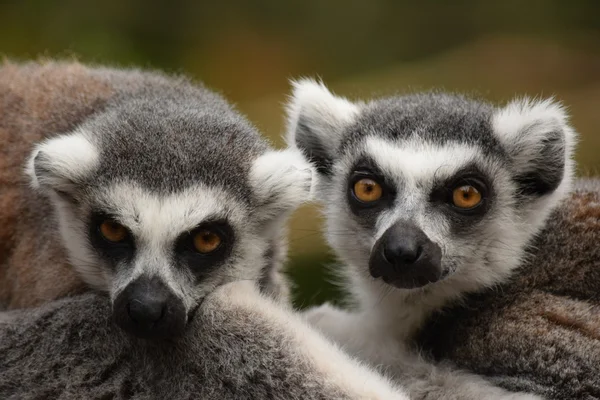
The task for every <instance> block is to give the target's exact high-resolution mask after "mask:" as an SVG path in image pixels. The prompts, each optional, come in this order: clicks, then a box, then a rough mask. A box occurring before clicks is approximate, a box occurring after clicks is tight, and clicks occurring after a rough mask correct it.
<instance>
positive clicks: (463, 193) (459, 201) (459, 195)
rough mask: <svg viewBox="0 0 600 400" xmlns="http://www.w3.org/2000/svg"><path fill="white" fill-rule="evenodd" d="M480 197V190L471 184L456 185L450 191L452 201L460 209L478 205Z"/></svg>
mask: <svg viewBox="0 0 600 400" xmlns="http://www.w3.org/2000/svg"><path fill="white" fill-rule="evenodd" d="M481 198H482V196H481V192H479V190H477V189H476V188H475V187H474V186H471V185H465V186H460V187H457V188H456V189H454V191H453V192H452V202H453V203H454V205H455V206H456V207H458V208H462V209H469V208H473V207H475V206H477V205H479V203H481Z"/></svg>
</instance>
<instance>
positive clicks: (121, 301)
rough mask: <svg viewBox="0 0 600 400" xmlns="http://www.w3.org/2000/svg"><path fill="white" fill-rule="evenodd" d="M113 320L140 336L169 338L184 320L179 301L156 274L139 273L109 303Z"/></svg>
mask: <svg viewBox="0 0 600 400" xmlns="http://www.w3.org/2000/svg"><path fill="white" fill-rule="evenodd" d="M113 316H114V318H115V321H116V323H117V324H118V325H119V326H120V327H121V328H123V329H124V330H126V331H127V332H129V333H131V334H133V335H135V336H139V337H144V338H157V337H162V338H164V337H173V336H178V335H179V334H181V333H182V332H183V330H184V328H185V325H186V323H187V314H186V312H185V307H184V306H183V302H182V301H181V300H180V299H179V298H178V297H177V296H175V295H174V294H173V292H172V291H171V290H170V289H169V288H168V287H167V285H166V284H165V283H164V282H163V281H162V279H160V278H158V277H147V276H141V277H139V278H137V279H136V280H135V281H133V282H131V283H130V284H129V285H127V287H126V288H125V289H124V290H123V291H122V292H121V293H120V294H119V295H118V296H117V298H116V299H115V302H114V304H113Z"/></svg>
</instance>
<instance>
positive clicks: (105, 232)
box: [100, 219, 127, 243]
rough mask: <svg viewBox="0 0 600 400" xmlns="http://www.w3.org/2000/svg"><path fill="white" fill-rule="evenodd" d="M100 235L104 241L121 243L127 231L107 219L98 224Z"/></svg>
mask: <svg viewBox="0 0 600 400" xmlns="http://www.w3.org/2000/svg"><path fill="white" fill-rule="evenodd" d="M100 233H101V234H102V236H103V237H104V239H106V240H108V241H109V242H114V243H117V242H121V241H123V240H125V238H126V237H127V229H126V228H125V227H124V226H123V225H121V224H119V223H117V222H115V221H113V220H110V219H107V220H105V221H103V222H102V224H100Z"/></svg>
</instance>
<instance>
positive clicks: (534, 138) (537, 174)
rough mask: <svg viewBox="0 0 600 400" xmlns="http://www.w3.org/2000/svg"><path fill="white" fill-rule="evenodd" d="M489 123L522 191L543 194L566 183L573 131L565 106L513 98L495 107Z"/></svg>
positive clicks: (571, 169) (570, 166) (570, 171)
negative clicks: (506, 155)
mask: <svg viewBox="0 0 600 400" xmlns="http://www.w3.org/2000/svg"><path fill="white" fill-rule="evenodd" d="M493 126H494V130H495V132H496V134H497V135H498V137H499V139H500V141H501V143H502V144H503V145H504V148H505V149H507V151H508V154H509V156H510V157H511V158H512V160H513V165H514V167H513V170H514V172H515V176H516V179H515V180H516V182H517V183H518V184H519V185H520V187H521V192H522V193H523V194H525V195H537V196H543V195H546V194H550V193H552V192H554V191H556V190H557V189H558V188H559V186H561V184H562V186H563V187H565V191H566V190H568V187H566V186H570V183H571V180H572V175H573V173H574V162H573V159H572V157H573V151H574V148H575V142H576V140H577V134H576V133H575V131H574V130H573V128H571V126H570V125H569V123H568V116H567V113H566V112H565V109H564V108H563V107H562V106H561V105H560V104H559V103H556V102H554V101H553V100H542V101H532V100H528V99H523V100H515V101H513V102H511V103H509V104H508V105H506V106H505V107H503V108H501V109H499V110H498V111H497V112H496V113H495V115H494V117H493Z"/></svg>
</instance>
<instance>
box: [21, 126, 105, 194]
mask: <svg viewBox="0 0 600 400" xmlns="http://www.w3.org/2000/svg"><path fill="white" fill-rule="evenodd" d="M98 159H99V155H98V150H97V149H96V148H95V147H94V145H93V144H92V143H90V141H89V140H87V139H86V138H85V137H84V135H82V134H81V133H73V134H68V135H61V136H58V137H55V138H52V139H48V140H45V141H44V142H42V143H40V144H38V145H37V146H36V147H35V149H34V150H33V151H32V153H31V156H30V157H29V160H28V162H27V166H26V168H25V172H26V174H27V175H28V176H29V178H30V182H31V186H32V187H34V188H44V187H45V188H51V189H53V190H56V191H58V192H67V193H68V192H69V191H70V190H71V189H72V187H73V183H74V182H76V181H77V180H78V179H81V178H83V177H85V176H86V175H87V174H89V173H90V172H91V171H92V170H93V169H94V168H96V166H97V164H98Z"/></svg>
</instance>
